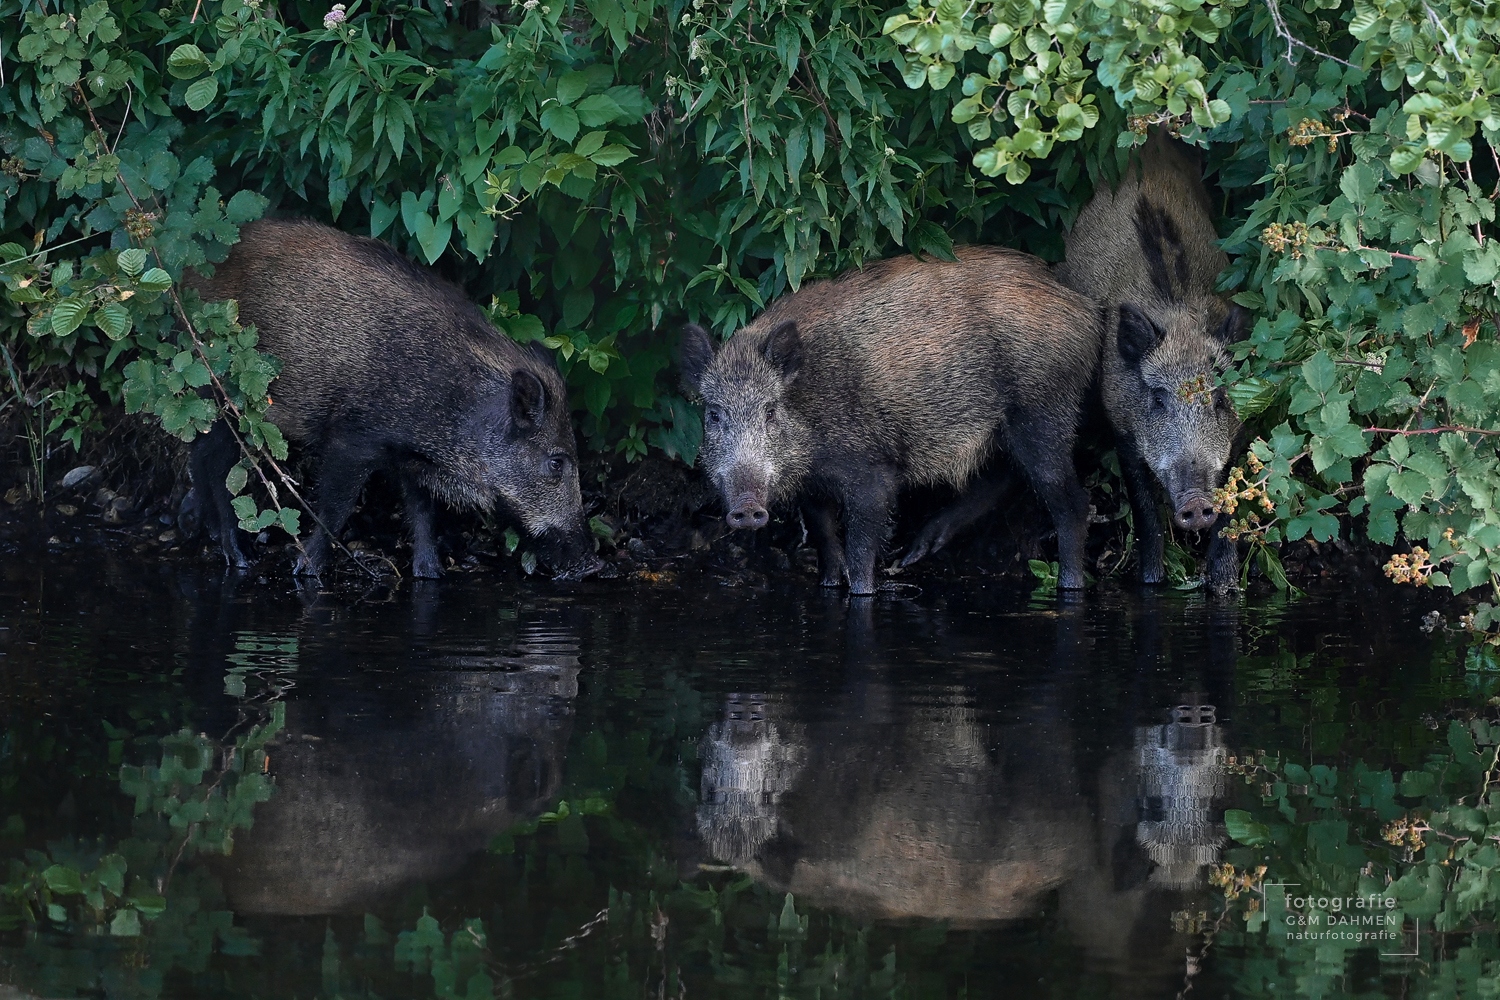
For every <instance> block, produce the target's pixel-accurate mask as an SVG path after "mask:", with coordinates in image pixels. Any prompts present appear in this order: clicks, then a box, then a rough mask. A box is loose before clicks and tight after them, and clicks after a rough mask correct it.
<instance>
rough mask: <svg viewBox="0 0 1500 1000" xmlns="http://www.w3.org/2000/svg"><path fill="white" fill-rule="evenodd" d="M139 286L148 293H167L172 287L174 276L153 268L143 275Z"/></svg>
mask: <svg viewBox="0 0 1500 1000" xmlns="http://www.w3.org/2000/svg"><path fill="white" fill-rule="evenodd" d="M138 284H139V285H140V286H141V288H142V290H144V291H147V292H165V291H166V290H167V289H168V288H171V287H172V276H171V275H170V274H168V273H167V272H166V271H163V270H162V269H161V268H159V267H153V268H152V269H151V270H149V271H147V272H146V273H145V274H143V275H141V280H140V281H139V282H138Z"/></svg>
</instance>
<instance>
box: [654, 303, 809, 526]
mask: <svg viewBox="0 0 1500 1000" xmlns="http://www.w3.org/2000/svg"><path fill="white" fill-rule="evenodd" d="M681 356H682V372H683V378H684V380H685V381H686V382H687V384H688V386H689V387H690V388H691V389H692V390H693V391H695V392H696V393H697V394H698V395H699V396H701V397H702V398H703V444H702V447H701V448H700V450H699V452H698V462H699V465H700V466H701V468H702V469H703V471H704V472H706V473H707V474H708V476H709V478H710V479H712V480H713V483H714V485H715V486H717V487H718V489H719V495H720V496H721V497H722V498H723V500H724V508H725V510H726V511H727V514H726V515H725V519H726V520H727V521H728V522H729V526H730V527H731V528H752V529H754V528H761V527H764V526H765V524H766V522H767V521H768V520H769V519H770V514H769V512H768V508H769V507H770V505H771V502H772V500H774V499H775V498H776V496H777V494H778V492H786V491H787V490H788V489H789V488H790V487H791V486H792V484H793V483H794V482H795V480H796V479H797V478H799V477H800V474H801V471H802V469H801V456H802V455H803V453H804V449H803V447H802V445H801V441H802V439H803V438H804V436H805V433H806V427H805V425H804V424H803V423H802V422H801V420H800V419H798V416H797V413H796V412H795V410H794V409H793V408H792V407H791V406H790V405H788V399H787V396H788V393H789V390H790V389H791V386H792V384H793V383H794V382H795V381H796V378H797V373H798V370H799V369H800V368H801V365H802V337H801V334H800V333H798V331H797V324H796V323H795V322H793V321H787V322H783V323H779V324H776V325H775V326H773V327H771V328H770V329H769V330H768V331H767V332H765V333H759V332H751V331H741V332H740V333H737V334H736V335H735V336H734V337H732V338H731V339H730V340H729V342H728V343H727V344H725V345H724V347H723V349H721V350H720V351H719V352H718V353H717V354H716V353H715V352H714V348H713V342H712V341H711V340H710V339H709V336H708V334H707V333H706V332H705V331H704V330H703V328H702V327H700V326H695V325H689V326H687V327H685V328H684V329H683V333H682V352H681Z"/></svg>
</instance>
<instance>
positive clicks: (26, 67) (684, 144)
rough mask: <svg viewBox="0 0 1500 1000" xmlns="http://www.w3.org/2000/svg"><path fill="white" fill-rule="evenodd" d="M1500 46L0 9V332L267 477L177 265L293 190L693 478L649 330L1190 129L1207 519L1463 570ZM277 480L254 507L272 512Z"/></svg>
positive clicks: (844, 20) (687, 442)
mask: <svg viewBox="0 0 1500 1000" xmlns="http://www.w3.org/2000/svg"><path fill="white" fill-rule="evenodd" d="M1496 31H1497V26H1496V23H1495V17H1494V16H1493V12H1492V11H1491V10H1490V9H1489V8H1482V7H1481V8H1476V7H1472V6H1469V5H1459V4H1455V3H1452V2H1449V0H1439V2H1437V3H1410V4H1408V3H1403V2H1399V0H1398V2H1392V3H1380V2H1374V0H1357V2H1342V3H1341V2H1338V0H1305V2H1303V3H1299V4H1286V5H1281V4H1279V3H1278V2H1277V0H1267V2H1266V3H1264V4H1260V3H1257V4H1247V3H1245V2H1244V0H1239V2H1234V0H1226V2H1218V3H1196V2H1193V0H1152V2H1149V3H1145V4H1138V3H1137V4H1125V3H1116V2H1112V0H1092V2H1087V3H1084V2H1080V0H1046V2H1041V0H1005V2H1001V3H975V4H968V5H965V4H962V3H958V2H957V0H940V2H934V3H924V2H923V0H911V3H910V6H909V7H908V9H907V10H906V11H904V12H903V11H900V10H897V11H894V12H893V11H891V10H889V9H887V8H881V7H876V6H871V5H867V4H864V5H862V4H855V5H841V4H835V3H827V2H819V0H795V2H791V3H776V4H771V3H767V2H761V0H733V2H710V0H693V2H691V3H687V2H675V3H659V2H656V0H585V2H583V3H579V4H573V3H567V2H564V0H556V2H555V3H551V4H548V3H541V2H535V0H526V2H524V3H512V4H510V5H509V6H499V7H495V6H492V5H489V4H482V3H475V2H469V3H460V4H458V5H456V6H452V5H449V4H446V3H438V2H437V0H432V2H430V3H417V4H405V3H391V2H385V0H375V2H372V3H370V4H368V5H365V4H359V3H356V4H353V5H350V7H349V9H347V10H345V9H344V8H343V7H342V6H338V7H334V8H331V9H325V7H324V6H323V5H321V4H316V3H311V2H304V0H297V2H292V0H283V2H279V3H278V2H273V0H204V2H201V3H197V2H194V3H189V2H187V0H175V2H174V3H173V4H170V5H168V6H164V7H161V8H147V7H145V6H140V5H134V4H114V5H107V4H105V3H103V2H93V3H88V2H83V0H61V2H60V3H59V4H56V5H49V6H47V7H45V8H44V7H43V6H42V5H40V4H39V3H36V2H35V0H0V65H3V66H4V72H5V76H6V79H5V85H4V87H3V89H0V149H3V153H4V163H3V173H0V213H3V214H0V256H3V259H4V264H3V265H0V282H3V284H4V286H5V290H6V299H7V302H8V303H9V305H8V307H7V309H8V312H7V318H6V320H5V323H4V327H3V333H0V345H3V346H4V347H5V350H6V361H7V368H8V376H9V379H10V382H11V385H12V389H13V390H14V392H15V393H16V394H18V395H20V396H23V397H25V398H26V399H28V400H29V401H30V402H31V404H32V405H34V406H40V407H42V408H43V409H44V410H45V412H46V415H47V419H46V420H45V421H43V422H41V423H39V424H38V425H37V426H38V428H39V430H38V433H40V434H42V435H46V434H51V435H52V436H53V438H54V440H55V441H58V442H61V441H69V442H72V443H74V444H75V445H76V444H77V442H78V441H79V440H80V439H81V437H82V435H84V434H86V433H87V432H88V431H89V429H90V428H91V427H92V426H94V425H95V424H96V423H97V421H98V414H99V413H100V412H101V410H102V408H104V407H106V406H112V405H119V404H123V405H124V407H125V408H126V409H127V410H129V411H132V412H134V411H143V412H148V413H151V414H155V415H157V416H158V417H159V418H160V420H161V423H162V425H163V426H164V427H165V428H166V429H167V430H169V431H171V432H173V433H176V434H179V435H181V436H183V437H191V436H192V435H193V434H195V433H196V432H199V431H201V430H202V429H203V428H204V427H205V426H206V425H207V424H208V423H209V422H210V421H211V420H212V419H213V418H214V417H215V416H216V414H217V413H218V412H219V411H221V410H222V411H226V412H228V413H229V414H230V415H231V416H232V417H234V418H236V423H237V426H238V429H239V432H240V434H241V436H242V438H243V440H244V442H245V444H246V455H247V458H246V461H245V462H244V463H243V464H242V466H241V467H240V468H239V469H238V470H237V471H236V473H234V474H233V475H232V477H231V480H232V481H231V485H232V486H234V487H237V489H236V492H240V491H242V490H244V489H246V488H247V486H249V485H250V484H252V483H256V482H259V483H261V484H263V486H264V487H265V488H268V489H269V488H271V487H275V486H276V485H277V484H278V483H281V484H282V485H283V487H284V486H285V481H284V480H280V479H278V477H277V476H276V475H275V473H274V468H273V466H274V460H275V459H279V458H281V457H283V456H284V454H285V451H284V443H283V442H282V441H281V440H280V438H279V435H278V434H277V432H276V429H275V428H274V427H272V426H270V425H268V424H266V423H265V422H264V421H263V420H262V419H261V418H260V416H259V415H260V414H261V413H262V412H263V410H264V404H265V399H266V390H267V386H268V384H269V382H270V380H271V378H272V377H273V376H274V373H275V365H274V362H273V361H272V360H270V359H267V358H265V357H264V356H262V355H260V354H258V353H257V352H256V351H255V350H254V344H255V340H254V336H253V331H247V330H242V329H241V328H240V327H239V326H238V325H237V324H236V323H235V317H234V314H233V311H232V310H225V309H223V308H221V307H215V308H209V309H202V308H200V307H199V306H198V305H197V303H196V301H195V299H194V297H193V296H192V295H191V294H190V293H183V292H180V291H179V288H180V286H179V285H177V284H174V283H173V282H174V281H176V280H177V279H180V278H181V276H182V273H183V270H184V268H187V267H193V266H199V265H204V264H211V263H212V262H214V261H216V260H221V259H222V258H223V256H224V254H225V253H226V252H227V248H228V246H229V245H231V244H232V242H233V240H234V238H235V228H236V226H237V225H239V224H241V223H243V222H245V221H248V220H250V219H253V218H255V217H257V216H259V215H260V214H262V213H263V212H265V211H266V210H268V209H275V210H277V211H281V212H290V213H299V214H305V215H311V216H315V217H319V218H323V219H326V220H329V221H332V222H334V223H335V224H337V225H339V226H341V227H343V228H345V229H348V230H351V231H354V232H368V233H370V234H373V235H376V236H380V237H382V238H385V239H388V240H391V241H393V242H394V243H396V244H397V245H398V246H399V247H401V248H402V249H404V250H406V251H407V252H409V253H411V254H412V255H413V256H415V257H417V258H418V259H421V260H424V261H427V262H432V263H435V264H436V265H437V266H438V267H439V268H440V269H442V270H443V271H445V272H446V273H447V274H449V275H451V276H453V277H455V278H457V279H459V280H461V281H462V282H464V284H465V286H466V287H467V289H468V290H469V291H470V293H471V294H472V295H474V296H475V297H476V299H478V300H480V301H488V302H491V303H492V313H493V315H494V317H495V320H496V322H497V323H498V324H499V325H500V326H502V327H503V328H504V329H505V330H506V331H507V332H509V333H510V334H511V335H512V336H514V337H516V338H517V339H520V340H534V339H543V340H544V341H545V343H546V344H548V345H549V346H551V347H553V348H555V349H556V351H557V353H558V356H559V360H560V363H561V365H562V367H563V368H564V370H565V371H566V373H567V375H568V378H569V381H570V384H571V385H572V387H573V389H574V392H575V405H576V406H577V407H578V408H579V410H580V413H581V416H582V424H581V426H582V429H583V432H584V434H585V436H586V437H587V439H588V441H589V442H590V443H591V444H592V445H593V446H594V447H595V448H601V449H604V448H607V449H612V450H614V451H616V452H619V453H623V454H624V455H625V456H626V457H628V458H633V457H635V456H638V455H641V454H643V453H644V452H645V451H646V449H647V448H648V447H651V446H655V447H659V448H662V449H664V450H665V451H667V452H668V453H669V454H674V455H679V456H682V457H684V458H686V459H687V460H689V461H691V459H692V457H693V456H694V454H695V452H696V445H697V436H698V434H699V425H698V419H697V417H696V415H695V414H694V412H693V410H692V409H691V407H690V406H689V405H688V404H687V402H686V401H685V400H684V399H683V398H682V397H681V396H680V395H679V394H678V393H677V392H676V390H675V387H674V381H673V378H672V376H671V373H670V371H669V368H670V356H671V349H672V344H673V341H674V337H675V334H674V332H673V331H674V330H675V327H676V325H677V324H678V323H679V322H680V321H682V320H684V319H698V320H704V321H707V322H710V323H712V324H713V325H714V326H715V327H717V328H718V329H720V330H725V331H727V330H728V329H731V328H732V327H733V326H734V325H736V324H737V323H739V322H741V321H743V320H744V319H745V318H746V317H748V316H750V315H752V314H753V313H754V312H755V311H756V310H757V309H758V308H759V307H760V306H762V305H763V304H764V303H765V302H767V301H769V300H770V299H772V298H774V297H775V296H777V295H780V294H783V293H785V292H786V291H788V290H791V289H794V288H796V287H798V285H799V284H800V283H801V282H803V281H805V280H807V279H809V278H811V277H814V276H817V275H824V274H831V273H836V272H838V271H840V270H842V269H844V268H847V267H849V266H851V265H854V264H857V263H859V262H860V261H862V260H865V259H870V258H873V257H878V256H882V255H888V254H891V253H895V252H900V250H901V249H902V248H905V249H906V250H910V251H913V252H918V253H932V254H937V255H944V254H946V253H947V251H948V250H949V248H950V247H951V245H952V244H953V243H954V242H963V241H991V242H1004V243H1010V244H1012V245H1017V246H1020V247H1022V248H1024V249H1028V250H1032V251H1034V252H1039V253H1041V254H1043V255H1044V256H1051V257H1055V256H1056V255H1057V253H1058V252H1059V250H1060V246H1061V240H1060V234H1061V231H1062V228H1063V225H1064V223H1066V222H1067V221H1069V220H1070V219H1071V217H1072V215H1073V213H1075V212H1076V210H1077V209H1078V207H1079V206H1080V205H1081V204H1082V203H1083V201H1084V200H1086V199H1087V197H1088V196H1089V194H1090V193H1091V191H1092V187H1093V184H1094V183H1095V182H1096V181H1098V180H1099V179H1103V180H1106V181H1107V180H1109V179H1110V178H1112V177H1114V176H1116V174H1117V171H1118V169H1119V166H1120V163H1121V159H1122V157H1123V156H1124V155H1125V152H1124V148H1125V147H1128V146H1129V145H1130V144H1131V143H1132V142H1134V141H1138V138H1139V136H1140V135H1142V134H1144V131H1145V129H1146V128H1147V127H1148V126H1149V125H1151V124H1156V125H1159V126H1161V127H1167V128H1171V129H1173V130H1176V131H1179V132H1180V133H1181V134H1182V135H1183V137H1184V138H1186V139H1187V140H1189V141H1192V142H1195V143H1199V144H1202V145H1204V146H1205V147H1206V148H1207V149H1208V153H1209V156H1208V160H1209V165H1210V170H1211V172H1212V173H1213V174H1214V179H1215V180H1216V181H1217V182H1218V184H1219V186H1220V188H1221V189H1222V190H1223V191H1224V192H1225V194H1226V198H1225V201H1224V203H1223V204H1224V210H1225V214H1226V216H1227V217H1228V218H1229V220H1230V221H1229V226H1228V227H1226V228H1229V227H1232V228H1233V232H1232V234H1231V235H1230V236H1229V237H1228V239H1227V241H1226V247H1227V249H1228V250H1229V251H1230V253H1231V255H1232V257H1233V265H1232V267H1231V269H1230V271H1229V272H1228V274H1227V275H1226V276H1225V279H1224V281H1225V287H1226V290H1227V291H1229V292H1230V293H1232V294H1234V296H1235V298H1236V300H1237V301H1239V302H1240V303H1241V304H1243V305H1245V306H1247V307H1250V308H1251V309H1253V310H1254V311H1255V312H1256V313H1257V315H1258V317H1259V318H1258V321H1257V323H1256V326H1255V330H1254V334H1253V336H1252V338H1251V339H1250V341H1249V342H1248V343H1247V344H1246V345H1245V346H1244V347H1243V348H1242V349H1241V350H1240V356H1241V363H1240V364H1239V365H1238V366H1237V368H1236V370H1234V371H1232V372H1230V373H1227V378H1228V380H1229V381H1230V382H1232V383H1234V385H1233V389H1232V393H1233V396H1234V398H1235V400H1236V402H1237V404H1238V405H1239V406H1240V408H1241V411H1242V413H1243V414H1244V415H1246V416H1247V417H1248V418H1250V419H1251V420H1252V428H1253V430H1255V431H1256V433H1257V435H1258V437H1257V440H1256V442H1255V444H1254V454H1255V462H1254V464H1253V465H1252V466H1251V467H1248V468H1247V469H1246V470H1245V471H1244V475H1243V477H1241V478H1237V479H1236V480H1235V490H1234V494H1235V495H1234V496H1226V497H1224V498H1223V500H1224V503H1225V504H1226V505H1227V506H1230V507H1235V506H1237V507H1238V509H1237V510H1236V517H1237V519H1238V523H1237V525H1236V528H1235V530H1236V532H1237V533H1239V534H1240V535H1241V536H1243V537H1246V538H1248V539H1249V540H1250V541H1251V543H1252V544H1254V545H1256V546H1259V547H1260V548H1261V551H1265V547H1266V546H1274V545H1275V544H1276V543H1278V542H1280V541H1282V540H1284V539H1298V538H1303V537H1311V538H1314V539H1317V540H1327V539H1329V538H1332V537H1335V536H1336V535H1338V534H1340V532H1341V531H1348V530H1351V529H1352V530H1353V531H1354V532H1355V533H1356V534H1357V535H1367V536H1368V537H1369V538H1371V539H1373V540H1375V541H1378V542H1382V543H1392V542H1395V541H1396V540H1397V538H1398V536H1404V537H1405V538H1406V539H1407V540H1408V541H1409V542H1410V543H1411V544H1412V545H1414V546H1417V547H1418V549H1417V550H1416V551H1414V552H1413V554H1412V556H1411V558H1410V559H1409V560H1406V561H1405V562H1403V563H1398V564H1397V565H1395V566H1394V567H1393V574H1394V575H1395V576H1397V577H1398V578H1402V579H1409V580H1414V581H1417V582H1438V583H1448V584H1451V585H1452V586H1453V587H1454V589H1465V588H1468V587H1472V586H1477V585H1482V584H1489V585H1491V586H1492V587H1493V586H1495V584H1496V582H1497V581H1500V461H1497V453H1496V450H1495V443H1496V438H1497V436H1500V422H1497V417H1496V414H1497V413H1500V347H1497V344H1496V335H1497V330H1496V326H1495V320H1494V313H1495V309H1496V301H1495V287H1496V286H1495V282H1496V279H1497V276H1500V249H1497V248H1496V246H1494V245H1493V243H1492V238H1491V236H1490V232H1489V231H1490V230H1491V229H1492V228H1493V222H1494V215H1495V210H1494V200H1493V199H1494V193H1493V190H1492V189H1494V188H1495V186H1496V184H1497V183H1500V169H1497V164H1500V160H1496V158H1495V156H1494V152H1493V149H1492V146H1491V141H1492V139H1493V138H1494V137H1495V135H1496V130H1497V129H1500V116H1497V113H1496V112H1495V111H1494V110H1492V108H1491V103H1490V102H1491V96H1490V91H1491V89H1493V88H1494V87H1495V86H1496V85H1497V81H1500V64H1497V62H1496V45H1495V38H1496ZM1127 125H1128V128H1127ZM1486 154H1489V155H1486ZM971 161H972V162H971ZM991 178H993V179H991ZM200 393H207V395H200ZM256 455H259V456H261V460H260V461H259V462H257V461H255V460H254V456H256ZM268 463H269V464H268ZM257 495H260V494H257ZM266 495H268V496H269V497H270V498H271V499H272V500H273V504H272V508H273V509H270V510H266V511H264V512H262V511H258V510H257V509H256V507H257V505H256V504H255V503H254V502H252V501H251V500H250V499H249V497H248V496H247V497H245V498H244V499H243V500H242V503H241V510H240V512H241V514H242V516H243V517H244V520H245V523H246V525H247V526H250V527H256V528H261V527H265V526H267V525H269V524H271V523H273V522H277V523H281V524H282V525H283V526H285V527H287V528H289V529H292V530H295V529H296V527H297V522H296V512H295V511H292V510H286V511H283V512H280V513H278V512H277V510H276V509H275V508H276V507H278V506H279V505H278V504H277V503H275V502H274V501H275V499H276V496H277V495H278V494H277V492H276V490H275V489H270V492H269V493H268V494H266ZM1262 501H1264V502H1263V503H1262ZM1252 510H1253V513H1250V511H1252ZM1266 564H1267V565H1269V563H1266Z"/></svg>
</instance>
